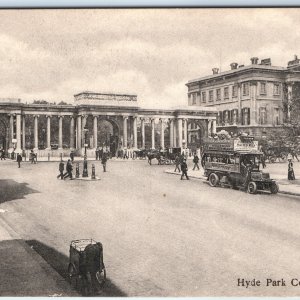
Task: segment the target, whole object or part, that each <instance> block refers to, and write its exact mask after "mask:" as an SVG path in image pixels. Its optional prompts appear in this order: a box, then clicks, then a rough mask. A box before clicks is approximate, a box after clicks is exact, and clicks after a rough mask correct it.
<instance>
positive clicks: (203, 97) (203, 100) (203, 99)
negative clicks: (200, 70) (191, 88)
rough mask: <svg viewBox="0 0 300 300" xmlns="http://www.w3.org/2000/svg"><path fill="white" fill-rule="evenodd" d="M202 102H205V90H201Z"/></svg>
mask: <svg viewBox="0 0 300 300" xmlns="http://www.w3.org/2000/svg"><path fill="white" fill-rule="evenodd" d="M202 102H203V103H205V102H206V92H202Z"/></svg>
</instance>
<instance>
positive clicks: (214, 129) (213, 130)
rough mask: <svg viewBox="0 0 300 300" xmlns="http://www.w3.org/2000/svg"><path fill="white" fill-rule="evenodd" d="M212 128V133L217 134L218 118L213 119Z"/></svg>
mask: <svg viewBox="0 0 300 300" xmlns="http://www.w3.org/2000/svg"><path fill="white" fill-rule="evenodd" d="M211 130H212V132H211V133H212V134H216V133H217V120H212V127H211Z"/></svg>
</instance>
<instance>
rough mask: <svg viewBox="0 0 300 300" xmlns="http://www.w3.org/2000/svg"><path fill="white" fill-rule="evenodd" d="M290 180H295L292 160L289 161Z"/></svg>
mask: <svg viewBox="0 0 300 300" xmlns="http://www.w3.org/2000/svg"><path fill="white" fill-rule="evenodd" d="M288 180H295V173H294V168H293V162H292V160H291V159H289V164H288Z"/></svg>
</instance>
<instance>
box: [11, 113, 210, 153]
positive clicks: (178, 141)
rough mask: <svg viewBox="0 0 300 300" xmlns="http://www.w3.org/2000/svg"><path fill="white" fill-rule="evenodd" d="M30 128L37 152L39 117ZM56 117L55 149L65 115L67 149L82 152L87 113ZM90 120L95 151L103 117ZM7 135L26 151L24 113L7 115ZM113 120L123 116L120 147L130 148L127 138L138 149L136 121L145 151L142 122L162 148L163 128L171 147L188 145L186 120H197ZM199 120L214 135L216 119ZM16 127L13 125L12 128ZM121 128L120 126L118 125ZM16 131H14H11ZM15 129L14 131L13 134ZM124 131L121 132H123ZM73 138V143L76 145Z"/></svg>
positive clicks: (60, 143)
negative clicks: (8, 119)
mask: <svg viewBox="0 0 300 300" xmlns="http://www.w3.org/2000/svg"><path fill="white" fill-rule="evenodd" d="M31 116H33V125H34V131H33V132H34V148H35V149H38V146H39V134H38V130H39V129H38V128H39V115H37V114H36V115H33V114H31ZM45 116H46V118H47V122H46V124H47V129H46V149H51V117H52V116H54V115H53V114H52V115H45ZM56 116H58V133H57V134H58V148H59V149H61V148H62V147H63V118H64V116H68V117H70V135H69V139H70V140H69V141H70V148H71V149H72V148H73V149H74V148H76V149H82V148H83V147H84V143H85V126H86V124H87V117H88V115H87V114H82V115H70V114H69V115H58V114H57V115H56ZM89 116H92V118H93V130H92V132H93V137H94V138H93V145H90V146H92V148H96V147H97V144H98V140H97V134H98V117H103V115H94V114H93V115H89ZM9 117H10V122H9V124H10V129H9V130H10V136H11V137H15V139H14V140H15V143H14V148H15V149H16V151H21V150H22V149H25V132H26V122H25V115H24V114H10V115H9ZM113 117H119V118H120V117H122V121H123V122H122V123H123V124H122V129H123V130H121V129H120V132H119V135H120V136H121V137H122V139H123V145H122V147H123V148H127V147H128V146H129V143H128V139H129V138H131V137H133V139H132V140H133V144H132V146H133V148H135V149H136V148H138V121H139V124H140V133H141V141H140V144H141V146H142V148H143V149H144V148H145V145H146V142H145V139H146V136H145V123H146V120H148V121H150V124H151V148H152V149H155V148H158V147H160V148H162V149H164V148H165V129H166V128H167V127H168V128H169V144H170V147H171V148H172V147H183V146H184V145H185V146H187V143H188V122H189V120H195V119H198V120H200V119H199V118H197V117H193V116H187V117H170V116H157V117H152V116H142V115H130V114H128V115H124V114H120V115H114V116H113ZM129 120H130V121H131V122H132V123H131V124H132V125H131V126H130V127H129V124H128V121H129ZM156 120H157V121H158V124H159V126H160V143H159V145H156V144H155V125H156V124H157V122H156ZM202 121H204V122H206V123H207V132H208V134H209V135H211V134H213V133H215V132H216V119H215V118H205V117H203V118H202ZM14 124H16V126H14ZM120 127H121V126H120ZM14 128H15V129H14ZM128 128H130V133H129V136H128ZM14 130H15V131H16V132H14ZM122 131H123V132H122ZM75 139H76V142H75Z"/></svg>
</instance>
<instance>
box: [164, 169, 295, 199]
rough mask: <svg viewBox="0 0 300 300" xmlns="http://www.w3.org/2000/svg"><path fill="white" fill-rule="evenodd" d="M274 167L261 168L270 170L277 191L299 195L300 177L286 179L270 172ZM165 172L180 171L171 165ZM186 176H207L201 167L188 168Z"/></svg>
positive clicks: (196, 177)
mask: <svg viewBox="0 0 300 300" xmlns="http://www.w3.org/2000/svg"><path fill="white" fill-rule="evenodd" d="M275 168H276V165H275V164H273V165H271V166H268V167H267V168H266V169H265V170H263V172H270V177H271V178H272V179H275V180H276V182H277V183H278V185H279V193H281V194H287V195H292V196H300V179H297V180H293V181H291V180H287V175H283V174H276V173H275V172H273V173H272V170H274V169H275ZM277 168H278V165H277ZM270 169H271V170H270ZM165 172H166V173H168V174H174V175H181V173H179V172H174V167H173V166H172V169H171V168H170V169H168V170H165ZM188 176H189V177H190V178H195V179H200V180H202V181H205V182H206V181H207V177H205V176H204V170H203V169H202V168H200V170H195V171H193V170H192V169H190V170H189V171H188Z"/></svg>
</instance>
